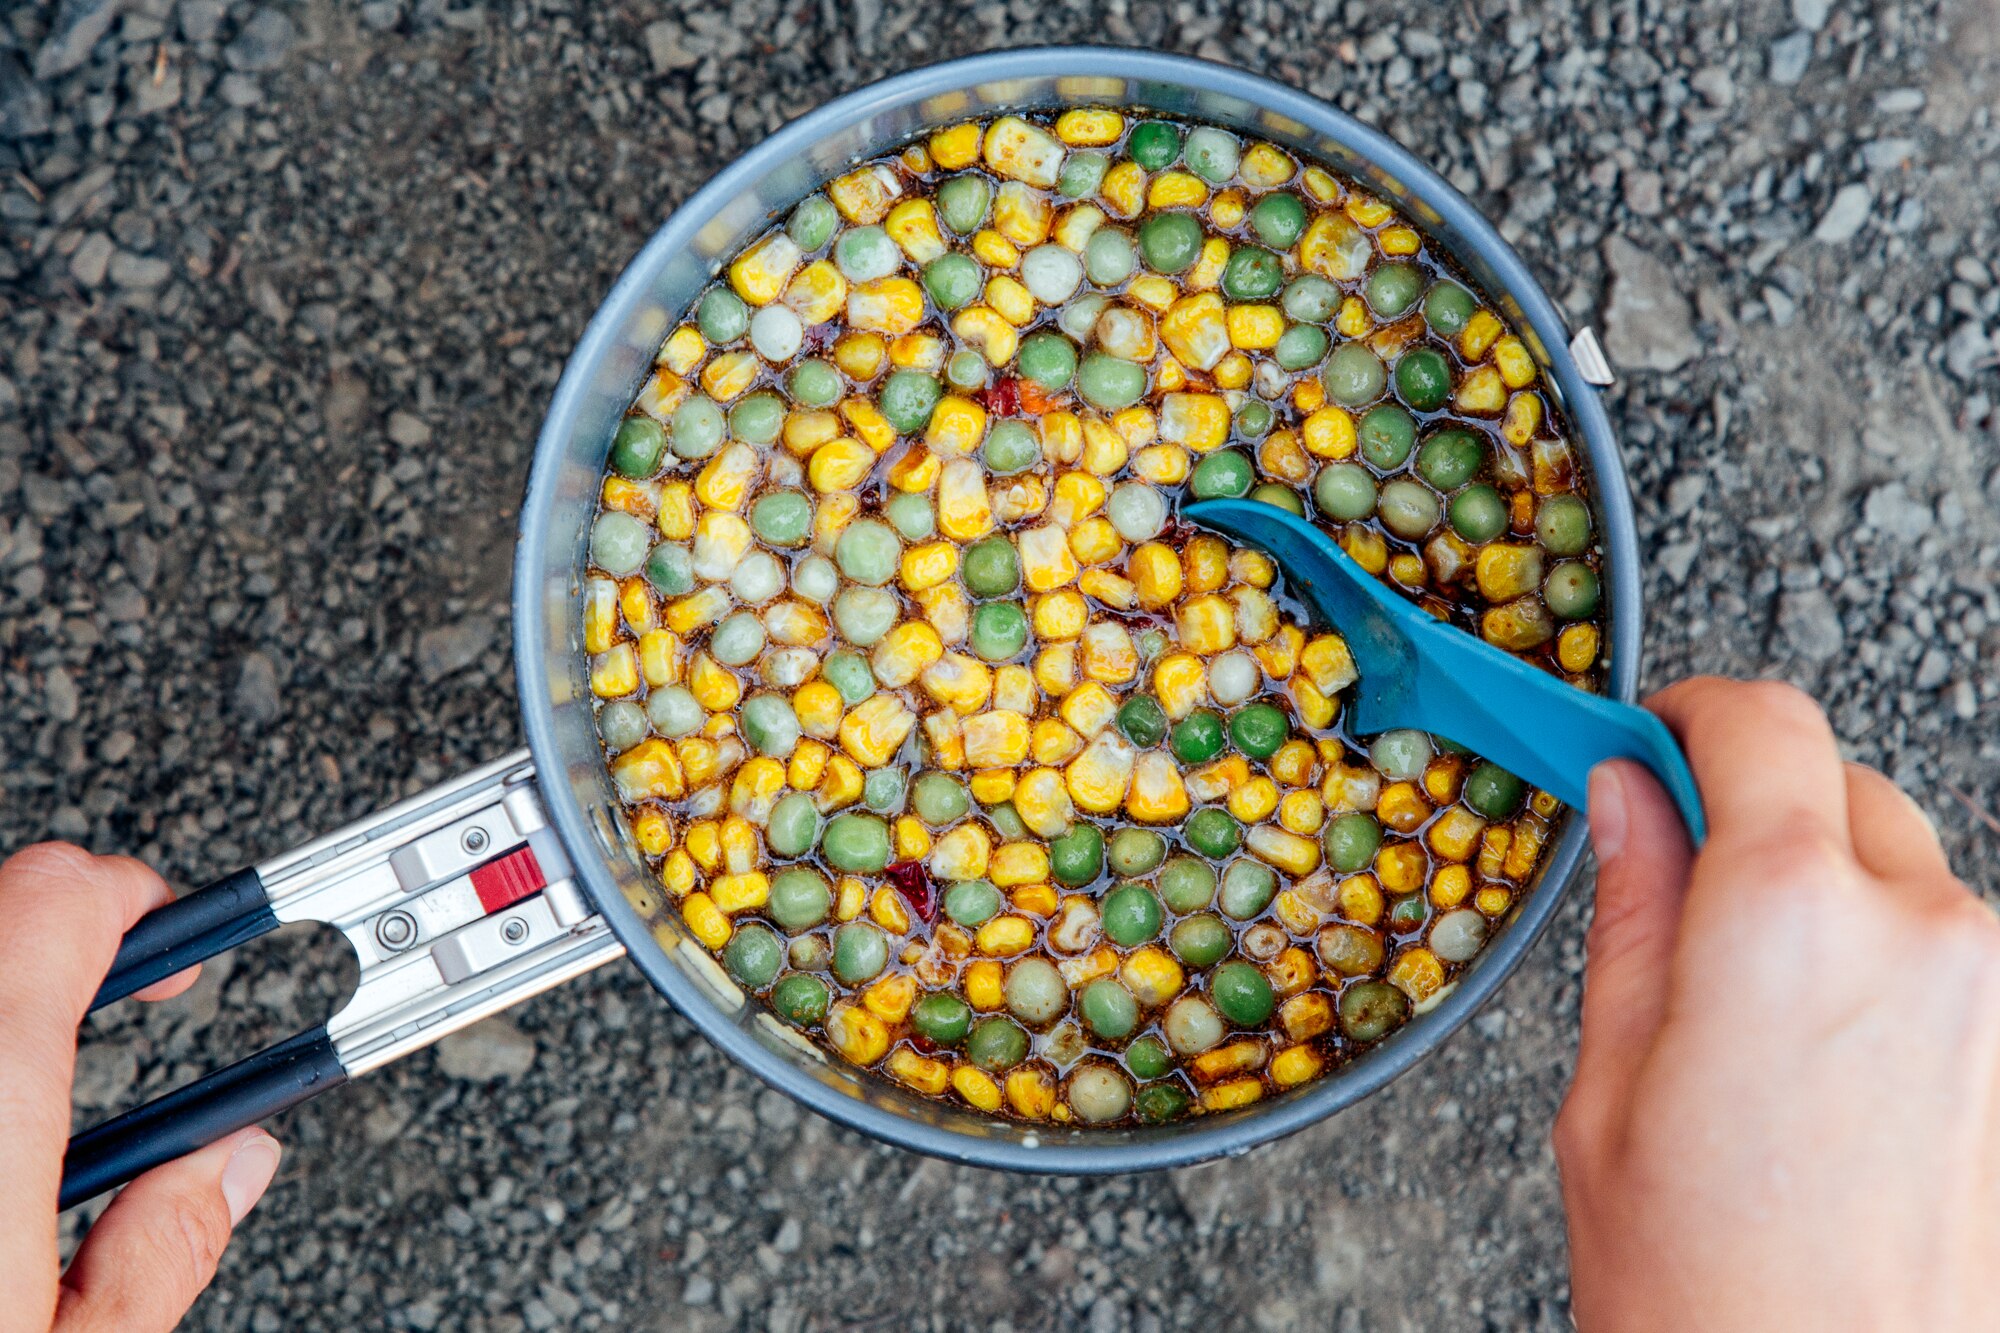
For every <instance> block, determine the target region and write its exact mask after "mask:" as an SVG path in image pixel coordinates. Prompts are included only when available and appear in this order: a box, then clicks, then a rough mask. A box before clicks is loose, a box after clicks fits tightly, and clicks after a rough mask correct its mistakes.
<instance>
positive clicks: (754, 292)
mask: <svg viewBox="0 0 2000 1333" xmlns="http://www.w3.org/2000/svg"><path fill="white" fill-rule="evenodd" d="M800 258H802V256H801V255H800V253H799V247H798V246H797V245H796V244H794V243H793V241H792V238H791V237H789V236H787V235H786V234H785V233H784V232H782V231H774V232H772V233H771V234H770V235H769V236H766V237H765V238H764V239H763V240H761V241H759V242H757V243H756V244H755V245H753V246H751V247H750V248H749V249H748V250H745V251H744V252H743V254H742V255H741V256H740V257H739V258H738V259H737V260H736V262H735V263H733V264H731V265H730V266H729V285H730V286H731V287H733V288H734V289H735V291H736V294H737V295H738V296H740V297H742V298H743V299H744V300H745V301H747V302H749V303H750V304H751V305H757V306H762V305H769V304H771V302H773V301H775V300H777V299H778V294H779V293H780V292H782V291H784V289H785V280H786V279H788V278H790V277H791V276H792V270H793V269H795V268H797V267H798V266H799V260H800Z"/></svg>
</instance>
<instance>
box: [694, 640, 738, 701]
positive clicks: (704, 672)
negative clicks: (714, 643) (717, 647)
mask: <svg viewBox="0 0 2000 1333" xmlns="http://www.w3.org/2000/svg"><path fill="white" fill-rule="evenodd" d="M688 690H689V692H690V693H692V694H693V695H694V699H695V702H696V703H698V704H700V705H701V706H702V707H703V708H706V709H707V710H708V711H709V712H711V713H723V712H727V711H728V710H730V709H732V708H734V707H736V701H737V700H738V699H741V698H742V697H743V682H741V681H739V680H738V679H736V674H735V673H734V672H732V671H731V670H729V668H728V667H725V666H723V665H721V664H720V663H718V662H717V661H716V660H715V659H714V658H712V657H710V656H709V655H708V654H707V653H696V654H695V657H694V661H693V663H692V664H691V665H690V666H689V667H688Z"/></svg>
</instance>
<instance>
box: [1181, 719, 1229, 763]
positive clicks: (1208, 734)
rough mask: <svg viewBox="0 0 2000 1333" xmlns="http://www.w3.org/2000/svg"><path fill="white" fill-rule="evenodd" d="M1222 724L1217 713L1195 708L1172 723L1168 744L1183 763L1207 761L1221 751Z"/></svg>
mask: <svg viewBox="0 0 2000 1333" xmlns="http://www.w3.org/2000/svg"><path fill="white" fill-rule="evenodd" d="M1222 738H1223V725H1222V717H1221V715H1220V714H1219V713H1216V712H1214V711H1213V710H1211V709H1207V708H1197V709H1196V710H1195V711H1194V712H1192V713H1189V714H1188V715H1187V716H1186V717H1184V718H1182V719H1181V720H1180V721H1178V722H1176V723H1174V729H1173V735H1172V738H1171V739H1170V740H1169V741H1168V746H1169V748H1170V749H1172V750H1173V752H1174V758H1176V759H1178V760H1180V761H1181V762H1182V763H1184V764H1202V763H1207V762H1208V761H1209V760H1211V759H1213V758H1215V756H1217V755H1219V754H1221V753H1222Z"/></svg>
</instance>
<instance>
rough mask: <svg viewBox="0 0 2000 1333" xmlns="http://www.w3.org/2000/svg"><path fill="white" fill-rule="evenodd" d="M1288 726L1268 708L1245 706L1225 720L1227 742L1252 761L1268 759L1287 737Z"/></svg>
mask: <svg viewBox="0 0 2000 1333" xmlns="http://www.w3.org/2000/svg"><path fill="white" fill-rule="evenodd" d="M1291 729H1292V727H1291V723H1290V721H1288V720H1287V719H1286V717H1285V714H1284V712H1283V711H1282V710H1280V709H1278V708H1276V707H1274V706H1272V705H1271V704H1247V705H1245V706H1244V707H1242V708H1239V709H1237V710H1236V715H1235V716H1234V717H1232V718H1230V719H1229V739H1230V740H1231V741H1234V742H1235V744H1236V748H1237V749H1239V750H1241V751H1242V752H1243V753H1244V754H1247V755H1249V756H1250V757H1251V758H1252V759H1269V758H1270V757H1271V756H1272V755H1274V754H1276V753H1277V752H1278V747H1279V746H1280V745H1283V744H1284V743H1285V738H1286V737H1287V736H1289V735H1290V734H1291Z"/></svg>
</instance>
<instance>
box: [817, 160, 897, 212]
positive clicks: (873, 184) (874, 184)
mask: <svg viewBox="0 0 2000 1333" xmlns="http://www.w3.org/2000/svg"><path fill="white" fill-rule="evenodd" d="M902 192H903V183H902V180H901V178H900V177H898V176H897V174H896V172H895V170H894V168H892V167H889V166H888V165H886V164H876V165H874V166H866V167H859V168H857V169H855V170H853V171H850V172H848V173H847V174H846V175H844V176H836V177H835V178H834V179H833V181H832V183H830V184H829V185H828V186H827V187H826V196H827V198H829V199H831V200H833V206H834V207H835V208H837V209H839V210H840V215H841V216H842V217H844V218H846V219H847V220H848V221H849V222H852V223H855V224H856V225H857V226H863V227H867V226H873V225H874V224H875V223H877V222H880V221H881V220H882V218H883V215H884V214H886V213H887V212H888V211H889V205H890V204H891V203H892V202H893V201H894V200H895V199H896V197H897V196H898V195H900V194H902Z"/></svg>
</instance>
